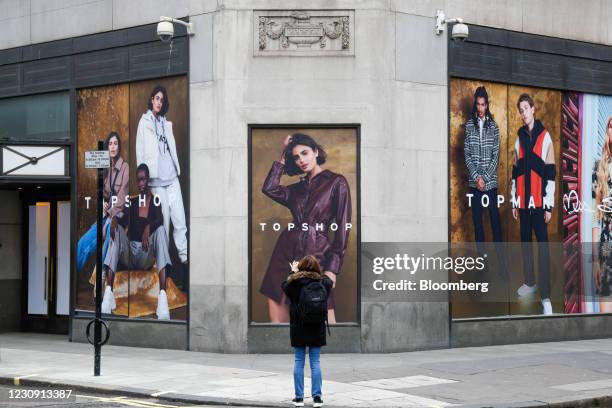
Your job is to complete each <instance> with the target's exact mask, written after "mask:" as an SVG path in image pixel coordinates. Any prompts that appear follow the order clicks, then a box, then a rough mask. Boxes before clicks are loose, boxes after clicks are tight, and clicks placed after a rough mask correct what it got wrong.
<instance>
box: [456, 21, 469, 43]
mask: <svg viewBox="0 0 612 408" xmlns="http://www.w3.org/2000/svg"><path fill="white" fill-rule="evenodd" d="M469 35H470V30H469V28H468V26H467V25H465V24H463V23H457V24H455V25H453V31H452V33H451V39H452V40H455V41H465V40H466V39H467V38H468V36H469Z"/></svg>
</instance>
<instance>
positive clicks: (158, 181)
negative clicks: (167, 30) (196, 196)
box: [136, 85, 187, 263]
mask: <svg viewBox="0 0 612 408" xmlns="http://www.w3.org/2000/svg"><path fill="white" fill-rule="evenodd" d="M169 106H170V104H169V102H168V94H167V92H166V88H164V87H163V86H160V85H158V86H156V87H155V88H154V89H153V91H152V92H151V96H150V97H149V105H148V108H149V109H148V110H147V112H146V113H143V115H142V117H141V118H140V121H139V122H138V130H137V131H136V161H137V164H138V165H140V164H142V163H144V164H146V165H147V166H148V167H149V171H150V185H151V191H152V193H153V194H154V195H157V196H159V199H160V201H161V205H162V214H163V216H164V228H165V229H166V234H169V231H170V221H172V226H173V228H174V232H173V237H174V244H175V245H176V249H177V251H178V254H179V258H180V260H181V262H182V263H187V225H186V222H185V207H184V206H183V194H182V192H181V185H180V183H179V179H178V176H179V175H180V174H181V167H180V165H179V161H178V156H177V154H176V142H175V140H174V134H173V133H172V122H169V121H167V120H166V113H167V112H168V108H169Z"/></svg>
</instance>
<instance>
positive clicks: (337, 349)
mask: <svg viewBox="0 0 612 408" xmlns="http://www.w3.org/2000/svg"><path fill="white" fill-rule="evenodd" d="M330 330H331V336H330V335H327V345H326V346H325V348H324V350H325V352H326V353H360V352H361V328H360V327H359V326H357V325H351V326H344V325H340V326H330ZM248 339H249V340H248V352H249V353H269V354H287V353H293V349H292V348H291V341H290V340H289V326H271V325H270V326H268V325H261V326H251V327H249V330H248Z"/></svg>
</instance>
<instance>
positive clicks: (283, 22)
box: [253, 10, 355, 56]
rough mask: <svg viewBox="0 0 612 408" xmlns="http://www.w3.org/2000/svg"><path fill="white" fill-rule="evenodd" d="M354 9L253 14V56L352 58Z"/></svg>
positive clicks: (264, 11) (275, 11)
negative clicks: (343, 56)
mask: <svg viewBox="0 0 612 408" xmlns="http://www.w3.org/2000/svg"><path fill="white" fill-rule="evenodd" d="M354 22H355V12H354V11H353V10H299V11H290V10H270V11H266V10H259V11H255V12H254V24H253V26H254V29H255V32H254V36H253V38H254V42H253V54H254V55H255V56H268V55H269V56H285V55H286V56H299V55H303V56H326V55H329V56H338V55H346V56H352V55H355V53H354V44H353V43H354V32H355V23H354Z"/></svg>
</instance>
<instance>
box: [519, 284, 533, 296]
mask: <svg viewBox="0 0 612 408" xmlns="http://www.w3.org/2000/svg"><path fill="white" fill-rule="evenodd" d="M536 290H537V285H533V286H527V285H525V284H524V283H523V284H522V285H521V287H520V288H518V289H517V291H516V293H517V294H518V295H519V297H525V296H529V295H533V294H534V293H536Z"/></svg>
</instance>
